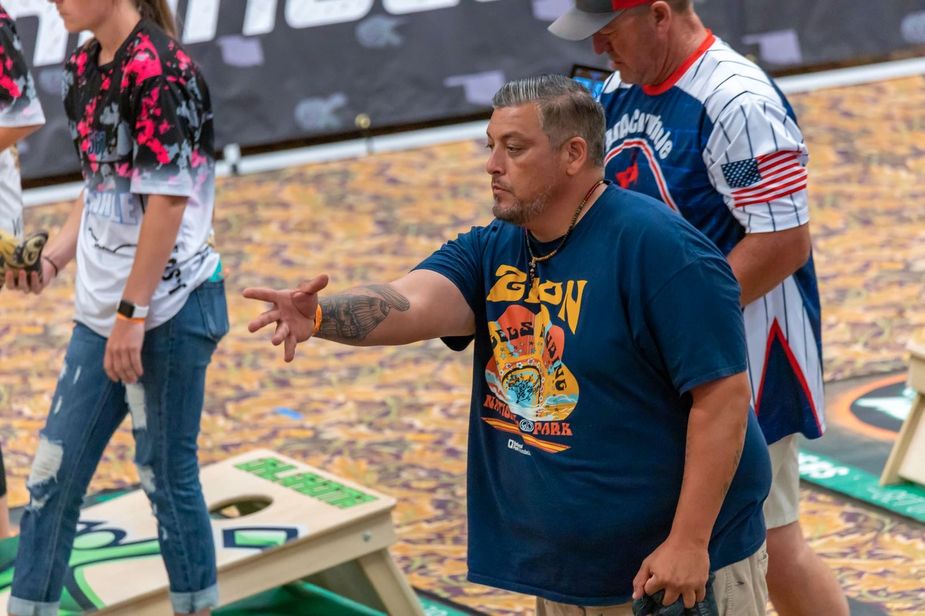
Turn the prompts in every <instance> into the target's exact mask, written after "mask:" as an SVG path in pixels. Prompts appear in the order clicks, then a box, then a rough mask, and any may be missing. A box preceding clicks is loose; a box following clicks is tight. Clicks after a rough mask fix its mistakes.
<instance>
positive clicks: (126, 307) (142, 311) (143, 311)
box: [116, 299, 148, 319]
mask: <svg viewBox="0 0 925 616" xmlns="http://www.w3.org/2000/svg"><path fill="white" fill-rule="evenodd" d="M116 312H117V313H118V314H121V315H122V316H124V317H125V318H126V319H144V318H145V317H147V316H148V306H136V305H135V304H133V303H132V302H130V301H128V300H127V299H123V300H120V301H119V307H118V308H116Z"/></svg>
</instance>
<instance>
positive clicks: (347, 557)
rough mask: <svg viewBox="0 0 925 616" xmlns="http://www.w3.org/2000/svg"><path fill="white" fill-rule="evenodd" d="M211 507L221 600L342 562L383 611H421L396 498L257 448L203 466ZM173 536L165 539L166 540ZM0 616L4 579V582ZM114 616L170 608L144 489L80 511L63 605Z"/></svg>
mask: <svg viewBox="0 0 925 616" xmlns="http://www.w3.org/2000/svg"><path fill="white" fill-rule="evenodd" d="M201 480H202V486H203V490H204V493H205V497H206V502H207V504H208V505H209V510H210V511H212V512H226V513H228V512H230V513H231V514H232V515H230V516H229V517H225V518H222V519H213V520H212V532H213V534H214V537H215V547H216V557H217V563H218V582H219V588H220V591H221V600H222V604H228V603H232V602H234V601H237V600H239V599H243V598H245V597H249V596H252V595H255V594H257V593H260V592H263V591H265V590H268V589H271V588H275V587H277V586H280V585H282V584H286V583H288V582H292V581H294V580H298V579H301V578H304V577H306V576H309V575H312V574H316V573H319V572H322V571H325V570H327V569H329V568H332V567H336V566H338V565H343V564H347V563H353V564H354V565H356V568H358V569H359V570H360V571H362V573H363V574H364V575H365V577H366V578H367V580H368V581H369V583H370V585H371V586H372V588H373V589H374V590H375V592H376V594H377V595H378V597H379V599H380V600H381V602H382V604H383V605H384V606H385V608H386V611H387V612H388V613H389V614H400V615H401V616H406V615H408V616H414V615H417V616H423V611H422V609H421V606H420V603H419V602H418V600H417V598H416V597H415V595H414V592H413V591H412V589H411V587H410V586H409V585H408V583H407V581H406V580H405V578H404V576H403V574H402V573H401V571H400V570H399V569H398V567H397V566H396V565H395V563H394V562H393V561H392V558H391V556H390V555H389V552H388V547H389V546H390V545H391V544H393V543H394V542H395V540H396V536H395V531H394V529H393V527H392V520H391V511H392V509H393V508H394V507H395V500H394V499H392V498H391V497H389V496H386V495H384V494H380V493H378V492H375V491H373V490H370V489H368V488H366V487H363V486H360V485H358V484H355V483H353V482H350V481H347V480H345V479H340V478H338V477H336V476H334V475H332V474H330V473H327V472H325V471H323V470H320V469H317V468H314V467H312V466H309V465H307V464H302V463H301V462H297V461H296V460H292V459H290V458H287V457H284V456H281V455H279V454H277V453H275V452H273V451H268V450H255V451H251V452H249V453H246V454H243V455H240V456H237V457H234V458H230V459H228V460H225V461H223V462H220V463H217V464H213V465H210V466H207V467H205V468H203V469H202V470H201ZM168 540H169V538H168ZM0 588H2V589H3V590H2V591H0V613H3V614H5V613H6V604H7V600H8V598H9V582H8V581H7V580H0ZM68 608H70V609H75V608H76V609H77V610H80V609H97V610H99V612H98V613H100V614H107V615H112V616H129V615H131V616H148V615H150V616H154V615H157V616H163V615H164V614H169V613H171V609H170V602H169V596H168V586H167V574H166V572H165V570H164V565H163V562H162V561H161V558H160V552H159V548H158V543H157V527H156V524H155V520H154V516H153V515H152V513H151V507H150V504H149V503H148V500H147V497H146V496H145V494H144V493H143V492H142V491H141V490H136V491H134V492H131V493H129V494H126V495H125V496H121V497H119V498H115V499H113V500H111V501H108V502H105V503H102V504H99V505H95V506H93V507H89V508H87V509H84V510H83V511H81V516H80V524H79V527H78V534H77V539H76V541H75V545H74V550H73V552H72V555H71V561H70V570H69V571H68V576H67V579H66V581H65V594H64V597H63V598H62V609H68Z"/></svg>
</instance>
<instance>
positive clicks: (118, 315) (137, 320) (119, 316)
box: [116, 312, 145, 323]
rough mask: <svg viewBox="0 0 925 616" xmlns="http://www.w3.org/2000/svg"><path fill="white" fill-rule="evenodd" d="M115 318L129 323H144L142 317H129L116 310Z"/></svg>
mask: <svg viewBox="0 0 925 616" xmlns="http://www.w3.org/2000/svg"><path fill="white" fill-rule="evenodd" d="M116 318H117V319H119V320H120V321H128V322H130V323H144V322H145V320H144V319H130V318H128V317H127V316H125V315H124V314H121V313H118V312H117V313H116Z"/></svg>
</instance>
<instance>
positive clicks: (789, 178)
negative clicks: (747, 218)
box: [722, 150, 806, 207]
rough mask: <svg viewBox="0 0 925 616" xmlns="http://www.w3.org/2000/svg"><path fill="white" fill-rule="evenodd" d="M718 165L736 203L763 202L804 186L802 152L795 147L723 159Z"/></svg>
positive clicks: (740, 205) (788, 193)
mask: <svg viewBox="0 0 925 616" xmlns="http://www.w3.org/2000/svg"><path fill="white" fill-rule="evenodd" d="M722 169H723V178H724V179H725V180H726V183H727V184H728V185H729V188H732V189H733V191H732V199H733V202H734V205H735V206H736V207H744V206H746V205H754V204H756V203H767V202H769V201H774V200H775V199H780V198H781V197H786V196H787V195H792V194H793V193H795V192H799V191H801V190H803V189H804V188H806V167H804V166H803V153H802V152H799V151H795V150H785V151H782V152H772V153H771V154H765V155H763V156H758V157H757V158H749V159H747V160H739V161H736V162H733V163H726V164H724V165H723V167H722Z"/></svg>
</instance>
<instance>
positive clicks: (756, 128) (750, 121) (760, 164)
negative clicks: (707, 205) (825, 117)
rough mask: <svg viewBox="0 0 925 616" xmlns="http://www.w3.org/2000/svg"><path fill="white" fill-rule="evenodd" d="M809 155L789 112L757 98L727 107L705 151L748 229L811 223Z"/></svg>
mask: <svg viewBox="0 0 925 616" xmlns="http://www.w3.org/2000/svg"><path fill="white" fill-rule="evenodd" d="M742 98H743V99H745V98H746V97H745V96H743V97H742ZM807 159H808V154H807V151H806V143H805V142H804V140H803V134H802V133H801V132H800V128H799V127H798V126H797V124H796V122H794V120H793V119H792V118H790V117H789V116H788V115H787V111H786V110H785V109H784V108H783V107H782V106H781V105H779V104H776V103H774V102H772V101H769V100H767V99H764V98H753V97H747V100H745V101H744V102H742V103H738V104H737V103H736V102H733V103H732V104H730V105H728V106H727V108H726V109H725V110H724V111H723V112H722V113H721V114H720V115H719V117H718V119H717V121H716V122H715V124H714V126H713V132H712V133H711V135H710V138H709V140H708V142H707V147H706V149H705V150H704V152H703V160H704V163H705V164H706V166H707V169H708V170H709V174H710V181H711V182H712V183H713V186H714V187H715V188H716V190H717V191H718V192H719V193H720V194H722V195H723V199H724V201H725V202H726V206H727V207H728V208H729V210H730V211H731V212H732V215H733V216H734V217H735V218H736V220H738V221H739V224H741V225H742V226H743V227H744V228H745V232H746V233H771V232H773V231H783V230H785V229H791V228H793V227H799V226H800V225H803V224H806V223H807V222H809V210H808V207H807V198H806V179H807V174H806V162H807Z"/></svg>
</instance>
